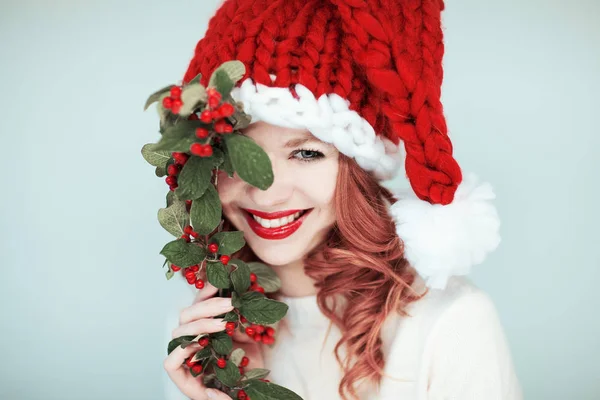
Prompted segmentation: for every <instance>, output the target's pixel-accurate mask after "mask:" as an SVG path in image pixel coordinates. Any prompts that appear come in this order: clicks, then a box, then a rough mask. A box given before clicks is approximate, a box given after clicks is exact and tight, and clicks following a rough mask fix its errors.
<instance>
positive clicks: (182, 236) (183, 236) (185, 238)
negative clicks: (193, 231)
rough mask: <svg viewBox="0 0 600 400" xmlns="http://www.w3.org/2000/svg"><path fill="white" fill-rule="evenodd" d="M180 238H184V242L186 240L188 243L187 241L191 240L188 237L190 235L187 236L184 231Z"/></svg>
mask: <svg viewBox="0 0 600 400" xmlns="http://www.w3.org/2000/svg"><path fill="white" fill-rule="evenodd" d="M181 238H182V239H183V240H185V241H186V242H188V243H189V242H190V240H191V239H190V236H189V235H186V234H185V233H184V234H183V235H181Z"/></svg>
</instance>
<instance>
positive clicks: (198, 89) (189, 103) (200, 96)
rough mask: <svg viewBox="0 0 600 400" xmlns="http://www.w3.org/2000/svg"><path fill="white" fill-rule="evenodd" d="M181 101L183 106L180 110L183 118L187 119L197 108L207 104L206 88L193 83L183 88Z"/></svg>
mask: <svg viewBox="0 0 600 400" xmlns="http://www.w3.org/2000/svg"><path fill="white" fill-rule="evenodd" d="M181 101H182V102H183V105H182V106H181V109H180V110H179V115H180V116H181V117H184V118H187V117H189V116H190V114H191V113H192V112H193V111H194V110H195V109H197V108H200V107H201V106H202V105H204V104H206V101H207V96H206V88H205V87H204V86H202V85H200V84H199V83H192V84H190V85H186V86H184V87H183V91H182V92H181Z"/></svg>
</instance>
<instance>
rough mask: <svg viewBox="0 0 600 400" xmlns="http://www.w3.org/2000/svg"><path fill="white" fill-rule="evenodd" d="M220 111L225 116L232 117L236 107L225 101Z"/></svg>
mask: <svg viewBox="0 0 600 400" xmlns="http://www.w3.org/2000/svg"><path fill="white" fill-rule="evenodd" d="M219 111H220V112H221V115H222V116H223V117H231V116H232V115H233V114H234V113H235V107H233V105H232V104H230V103H224V104H223V105H222V106H221V108H220V109H219Z"/></svg>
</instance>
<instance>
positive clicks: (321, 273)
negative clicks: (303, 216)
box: [223, 154, 424, 400]
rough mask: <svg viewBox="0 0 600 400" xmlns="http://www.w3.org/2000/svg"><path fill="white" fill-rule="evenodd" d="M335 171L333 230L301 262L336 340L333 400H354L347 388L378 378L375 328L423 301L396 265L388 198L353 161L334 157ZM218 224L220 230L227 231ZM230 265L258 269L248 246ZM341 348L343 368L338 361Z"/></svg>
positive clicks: (402, 263) (400, 259)
mask: <svg viewBox="0 0 600 400" xmlns="http://www.w3.org/2000/svg"><path fill="white" fill-rule="evenodd" d="M339 163H340V164H339V171H338V177H337V183H336V189H335V194H334V204H335V213H336V222H335V224H334V226H333V227H332V229H331V232H330V233H329V235H328V237H327V239H326V240H325V241H324V242H323V243H321V244H320V245H319V246H317V247H316V248H315V249H313V250H312V251H311V252H310V253H309V254H308V255H307V256H306V258H305V260H304V270H305V273H306V274H307V275H308V276H310V277H311V278H312V279H314V280H315V281H316V284H315V285H316V287H317V289H318V290H317V303H318V305H319V308H320V309H321V312H322V313H323V314H324V315H325V316H327V317H328V318H329V319H330V320H331V322H332V323H333V324H335V325H336V326H337V327H338V328H339V329H340V331H341V333H342V337H341V339H340V340H339V342H338V343H337V344H336V346H335V349H334V350H335V351H334V352H335V357H336V359H337V361H338V363H339V364H340V366H341V367H342V369H343V371H344V376H343V377H342V380H341V381H340V384H339V389H338V392H339V394H340V396H341V398H342V399H343V400H348V396H350V397H351V398H353V399H357V398H358V396H357V393H356V389H355V384H356V383H357V382H358V381H360V380H362V379H366V380H367V381H371V382H373V383H375V384H376V385H377V387H379V385H380V383H381V378H382V377H383V376H384V375H385V374H384V372H383V367H384V358H383V352H382V341H381V338H380V332H381V329H382V326H383V323H384V321H385V320H386V318H387V316H388V315H389V314H390V313H392V312H398V313H399V314H400V315H402V316H406V312H405V311H404V310H405V308H406V306H407V305H408V304H409V303H411V302H413V301H415V300H418V299H419V298H421V297H422V296H423V295H424V294H418V293H417V292H416V291H415V290H414V289H413V288H412V287H411V285H412V284H413V282H414V280H415V276H416V272H415V271H414V269H413V268H412V267H411V266H410V265H409V263H408V261H407V260H406V259H405V258H404V250H403V243H402V241H401V240H400V238H399V237H398V235H397V234H396V230H395V225H394V222H393V220H392V219H391V217H390V215H389V214H388V211H387V205H386V201H387V202H389V203H391V204H393V203H394V202H395V198H394V196H393V195H392V193H391V192H390V191H389V190H388V189H386V188H385V187H383V186H381V185H380V184H379V182H378V181H377V180H376V179H375V178H374V177H373V176H372V175H371V174H370V173H368V172H366V171H365V170H364V169H362V168H361V167H360V166H359V165H358V164H357V163H356V162H355V161H354V160H353V159H351V158H349V157H346V156H345V155H343V154H340V155H339ZM350 215H351V216H352V217H348V216H350ZM223 218H224V220H225V223H224V225H223V229H224V230H232V229H235V228H234V227H233V226H232V224H231V222H230V221H229V220H227V218H226V217H225V216H223ZM365 227H368V229H365ZM233 257H236V258H239V259H242V260H244V261H248V262H250V261H259V259H258V257H257V256H256V255H255V254H254V252H253V251H252V250H251V249H250V247H249V246H248V245H246V246H244V248H243V249H241V250H240V251H239V252H237V253H236V254H234V255H233ZM339 296H341V297H342V298H343V299H345V300H347V301H346V302H345V303H346V306H345V308H344V310H343V313H341V314H340V313H339V312H338V311H337V310H336V309H335V308H337V307H336V306H337V305H336V303H335V301H333V302H331V301H330V300H329V299H333V298H336V297H339ZM330 304H333V309H332V308H330V307H329V305H330ZM342 346H346V354H347V357H346V359H345V360H341V358H340V355H339V350H340V348H341V347H342ZM359 355H360V357H359Z"/></svg>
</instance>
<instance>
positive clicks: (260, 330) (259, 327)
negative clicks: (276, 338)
mask: <svg viewBox="0 0 600 400" xmlns="http://www.w3.org/2000/svg"><path fill="white" fill-rule="evenodd" d="M253 328H254V331H255V332H256V333H263V332H264V331H265V327H264V326H262V325H253Z"/></svg>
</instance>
